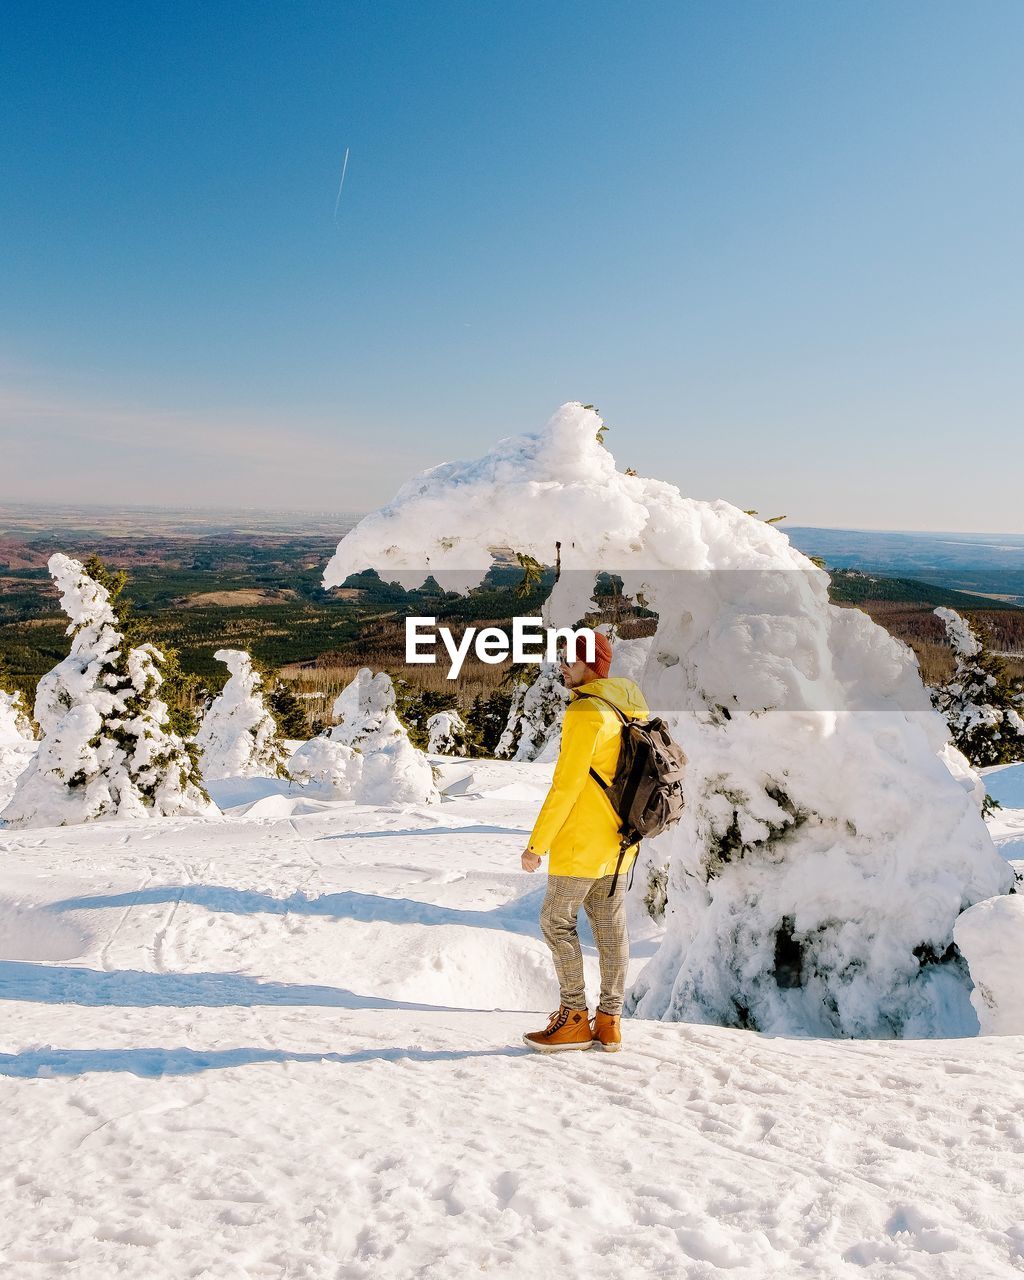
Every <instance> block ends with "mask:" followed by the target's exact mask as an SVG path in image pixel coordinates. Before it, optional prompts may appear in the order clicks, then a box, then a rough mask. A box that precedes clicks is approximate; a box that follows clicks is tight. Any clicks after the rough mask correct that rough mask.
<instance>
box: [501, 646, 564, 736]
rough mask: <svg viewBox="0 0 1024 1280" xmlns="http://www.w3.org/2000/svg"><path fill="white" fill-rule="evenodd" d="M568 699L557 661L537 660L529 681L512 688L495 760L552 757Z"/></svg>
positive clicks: (560, 733) (560, 732) (559, 734)
mask: <svg viewBox="0 0 1024 1280" xmlns="http://www.w3.org/2000/svg"><path fill="white" fill-rule="evenodd" d="M568 701H569V691H568V690H567V689H566V687H565V685H564V684H563V683H562V678H561V675H560V674H559V669H558V664H557V663H554V662H542V663H540V669H539V671H538V672H537V674H536V676H535V677H534V679H533V681H532V682H531V683H529V684H527V683H525V682H523V683H519V684H517V685H516V686H515V688H514V689H513V693H512V705H511V707H510V708H509V715H508V722H507V724H506V725H505V732H504V733H503V734H502V735H501V738H500V740H499V742H498V745H497V747H495V749H494V754H495V755H496V756H497V757H498V759H499V760H553V759H554V758H555V756H557V755H558V746H559V743H560V741H561V737H562V717H563V716H564V714H565V707H566V703H567V702H568Z"/></svg>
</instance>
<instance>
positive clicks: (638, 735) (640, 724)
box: [579, 693, 686, 897]
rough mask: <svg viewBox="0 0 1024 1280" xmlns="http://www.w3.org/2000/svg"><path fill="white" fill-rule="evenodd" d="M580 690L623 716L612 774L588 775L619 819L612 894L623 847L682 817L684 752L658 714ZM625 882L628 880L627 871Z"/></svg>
mask: <svg viewBox="0 0 1024 1280" xmlns="http://www.w3.org/2000/svg"><path fill="white" fill-rule="evenodd" d="M579 696H580V697H581V698H595V699H596V700H597V701H598V702H603V703H605V704H606V705H607V706H609V707H611V709H612V710H613V711H614V712H615V714H616V715H617V716H618V717H619V719H620V720H621V721H622V745H621V747H620V749H619V762H618V764H617V765H616V768H615V777H614V778H613V779H612V780H611V782H605V780H604V778H602V777H601V775H600V774H599V773H598V772H597V770H596V769H593V768H592V769H591V770H590V776H591V777H592V778H593V779H594V781H595V782H597V783H598V784H599V785H600V787H601V789H602V790H603V791H604V793H605V795H606V796H607V797H608V800H609V802H610V803H611V806H612V808H613V809H614V810H615V813H616V815H617V816H618V819H619V840H620V843H619V860H618V862H617V863H616V866H615V875H614V876H613V877H612V887H611V890H610V891H609V894H608V896H609V897H611V895H612V894H613V893H614V892H615V886H616V884H618V880H619V870H620V868H621V867H622V859H623V858H624V857H625V856H626V850H627V849H628V848H630V847H631V846H632V845H634V844H639V842H640V841H641V840H645V839H649V838H650V837H652V836H656V835H660V834H661V832H662V831H666V830H667V829H668V828H669V827H671V826H672V825H673V824H674V823H676V822H678V821H679V819H680V818H681V817H682V814H683V770H684V768H685V767H686V756H685V755H684V753H683V749H682V748H681V747H680V746H679V745H678V743H676V742H673V741H672V736H671V734H670V733H669V731H668V726H667V725H666V724H665V721H664V720H662V719H661V718H660V717H658V716H655V717H654V719H652V720H631V719H630V718H629V716H627V715H626V714H625V713H624V712H622V711H620V710H619V708H618V707H617V706H615V704H614V703H613V702H609V701H608V699H607V698H602V697H601V696H600V694H596V693H581V694H580V695H579ZM633 866H634V867H635V866H636V863H635V862H634V863H633ZM629 883H630V884H632V883H633V877H632V875H630V881H629ZM626 887H627V889H628V888H629V886H628V885H627V886H626Z"/></svg>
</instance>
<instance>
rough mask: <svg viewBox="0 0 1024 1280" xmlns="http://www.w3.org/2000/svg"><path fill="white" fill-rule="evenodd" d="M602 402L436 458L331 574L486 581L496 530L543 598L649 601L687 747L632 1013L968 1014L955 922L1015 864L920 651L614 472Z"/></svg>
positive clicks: (577, 605) (744, 532)
mask: <svg viewBox="0 0 1024 1280" xmlns="http://www.w3.org/2000/svg"><path fill="white" fill-rule="evenodd" d="M600 427H601V422H600V419H599V418H598V417H597V415H596V414H595V413H594V412H593V411H591V410H589V409H587V408H586V407H585V406H583V405H580V404H567V405H564V406H562V408H561V409H560V410H559V411H558V412H557V413H556V414H555V416H554V418H553V419H552V420H551V422H550V423H549V425H548V427H547V429H546V430H545V431H542V432H540V433H538V434H536V435H526V436H518V437H514V438H509V439H505V440H502V441H500V442H499V443H498V444H497V445H496V446H495V447H494V448H493V449H492V451H491V452H490V453H488V454H486V455H485V456H484V457H482V458H480V459H478V460H475V461H468V462H449V463H445V464H443V465H442V466H438V467H434V468H433V469H431V470H430V471H428V472H425V473H424V474H422V475H420V476H418V477H416V478H415V479H414V480H412V481H410V482H409V483H408V484H406V485H405V486H404V487H403V488H402V489H401V490H400V491H399V493H398V495H397V496H396V497H395V498H394V499H393V500H392V501H391V502H390V503H389V504H388V505H387V506H386V507H383V508H382V509H381V510H379V511H376V512H374V513H372V514H371V515H369V516H367V517H365V518H364V519H363V520H362V521H360V522H359V524H357V525H356V526H355V528H354V529H352V530H351V531H350V532H349V533H348V534H347V535H346V536H345V537H344V538H343V539H342V541H341V542H340V544H339V546H338V550H337V552H336V554H335V556H334V557H333V559H332V560H331V562H330V564H329V565H328V567H327V569H326V571H325V575H324V585H325V586H327V587H330V586H334V585H338V584H340V583H341V582H343V581H344V580H345V578H346V576H347V575H348V574H349V573H352V572H358V571H361V570H364V569H365V568H366V567H367V566H373V567H376V568H378V569H379V570H380V571H381V572H382V573H386V575H387V577H388V578H389V579H396V578H397V579H399V580H400V581H402V582H403V585H406V586H409V587H414V586H417V585H418V584H419V583H420V582H422V580H423V577H424V570H423V568H422V566H423V565H426V564H429V566H430V573H431V574H432V576H433V577H434V578H435V579H436V580H437V581H438V582H439V583H440V584H441V585H442V586H443V587H445V588H446V589H450V590H465V589H466V587H467V584H469V583H476V582H479V581H480V577H481V573H482V570H481V568H480V566H481V565H486V564H487V563H488V549H489V548H491V547H516V548H517V549H520V550H521V551H522V553H523V554H526V555H531V556H533V557H534V558H535V559H536V560H537V561H538V562H539V563H547V564H552V563H554V561H555V557H556V554H558V553H557V552H556V547H557V548H559V549H560V557H561V565H560V569H561V572H560V576H559V577H558V581H557V583H556V585H555V587H554V590H553V592H552V594H551V596H550V598H549V600H548V602H547V605H546V607H545V616H546V619H547V620H548V621H549V622H550V623H553V624H556V625H559V626H566V625H568V626H571V625H574V624H576V623H578V622H579V620H580V619H582V618H584V617H585V616H586V615H587V613H588V612H589V611H590V610H591V609H592V608H593V605H592V600H591V598H592V595H593V592H594V584H595V580H596V577H597V575H598V574H599V573H601V572H602V571H604V572H608V573H613V574H615V575H617V576H618V577H619V578H620V579H621V580H622V584H623V585H622V589H623V592H624V593H625V595H626V596H628V597H629V598H631V599H633V600H636V601H638V602H639V603H645V604H646V605H647V606H648V607H649V608H650V609H651V610H652V611H653V612H654V613H656V614H657V632H656V634H655V636H654V639H653V641H652V643H651V646H650V653H649V656H648V658H647V661H646V663H645V665H644V668H643V671H642V673H641V677H640V684H641V686H642V688H643V690H644V693H645V695H646V698H647V701H648V703H649V704H650V705H651V707H652V708H653V710H654V711H655V713H656V714H660V715H662V716H664V717H665V719H666V720H667V721H668V722H669V724H670V726H671V728H672V732H673V735H674V736H675V737H676V739H677V740H678V741H679V743H680V745H681V746H682V747H683V749H684V750H685V752H686V755H687V757H688V759H689V761H690V765H689V768H688V771H687V779H686V787H687V801H688V803H687V811H686V814H685V816H684V819H683V821H682V822H681V823H679V824H678V825H677V826H676V827H675V828H673V829H672V830H671V831H670V832H668V833H666V835H665V836H663V837H661V838H659V840H658V841H657V842H655V844H656V846H657V850H658V853H659V855H666V856H667V860H668V862H669V873H668V881H669V883H668V886H667V902H668V906H667V914H666V927H665V934H664V940H663V942H662V944H661V946H660V948H659V950H658V952H657V953H656V954H655V956H654V957H652V959H651V961H650V962H649V963H648V965H647V966H646V967H645V969H644V970H643V971H642V973H641V974H640V976H639V979H638V981H637V982H636V984H635V985H634V987H633V989H632V991H631V993H630V997H629V1010H630V1011H631V1012H636V1013H638V1014H640V1015H641V1016H645V1017H664V1018H675V1019H688V1020H692V1021H700V1022H715V1023H723V1024H726V1025H731V1026H743V1027H752V1028H758V1029H762V1030H765V1031H771V1032H775V1033H804V1034H806V1033H812V1034H825V1035H844V1036H846V1035H859V1036H889V1035H929V1034H963V1033H965V1032H967V1031H969V1030H970V1029H971V1028H974V1029H975V1030H976V1029H977V1019H976V1015H975V1013H974V1010H973V1009H972V1007H971V1004H970V999H969V993H970V985H971V984H970V979H969V976H968V974H967V970H966V966H965V964H964V962H963V959H962V957H961V956H960V955H959V952H958V951H957V949H956V947H955V945H953V925H954V923H955V921H956V919H957V917H958V915H959V914H960V913H961V912H962V911H963V910H964V909H965V908H966V907H968V906H970V905H972V904H973V903H976V902H978V901H981V900H982V899H985V898H988V897H991V896H993V895H997V894H1001V893H1005V892H1006V891H1007V890H1008V889H1009V887H1010V885H1011V881H1012V873H1011V871H1010V868H1009V867H1008V865H1007V864H1006V863H1005V862H1004V861H1003V859H1001V858H1000V857H999V855H998V853H997V852H996V849H995V847H994V845H993V843H992V839H991V836H990V835H989V833H988V830H987V828H986V826H985V823H984V821H983V819H982V817H981V812H980V807H979V805H978V803H977V798H976V797H977V784H978V779H977V776H976V775H974V774H973V773H972V771H971V769H970V766H969V765H968V764H967V762H966V761H965V760H964V759H963V756H962V755H960V753H959V752H956V751H955V750H954V749H953V748H951V747H949V746H948V741H947V740H948V731H947V728H946V725H945V723H944V722H943V720H942V718H941V716H939V715H938V713H937V712H936V711H935V709H934V708H933V707H932V706H931V703H930V700H929V698H928V695H927V693H926V691H925V689H924V686H923V684H922V682H921V677H920V672H919V669H918V667H917V663H916V661H915V659H914V657H913V654H912V653H911V652H910V650H909V649H908V648H907V647H906V646H905V645H903V644H901V643H899V642H898V641H896V640H894V639H893V638H892V637H890V636H889V635H888V634H887V633H886V632H885V631H884V630H883V629H882V628H880V627H878V626H877V625H876V624H875V623H873V622H872V621H871V619H870V618H869V617H868V616H867V615H866V614H865V613H862V612H861V611H859V610H856V609H842V608H839V607H836V606H833V605H832V604H831V603H830V601H829V597H828V575H827V574H826V573H824V572H823V571H822V570H820V569H819V568H818V567H816V566H815V565H814V564H812V563H811V561H809V560H808V559H807V558H806V557H805V556H803V555H801V554H800V553H799V552H798V551H797V550H796V549H795V548H794V547H792V546H791V545H790V543H789V540H788V538H787V537H786V536H785V534H784V533H782V532H781V531H780V530H779V529H778V528H776V527H775V526H773V525H768V524H766V523H765V522H763V521H761V520H758V519H756V518H754V517H752V516H749V515H746V514H745V513H744V512H742V511H741V510H739V509H738V508H736V507H734V506H732V505H730V504H729V503H727V502H723V501H715V502H699V501H696V500H692V499H687V498H684V497H683V496H682V495H681V494H680V492H679V490H678V489H676V488H675V487H674V486H673V485H670V484H667V483H665V482H663V481H659V480H652V479H647V478H644V477H642V476H635V475H625V474H623V473H621V472H619V471H618V470H617V469H616V467H615V462H614V459H613V458H612V456H611V454H610V453H609V451H608V450H607V449H606V448H605V447H604V446H603V445H602V444H601V443H600V441H599V440H598V438H597V437H598V432H599V430H600Z"/></svg>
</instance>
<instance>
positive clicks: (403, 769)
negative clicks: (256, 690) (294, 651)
mask: <svg viewBox="0 0 1024 1280" xmlns="http://www.w3.org/2000/svg"><path fill="white" fill-rule="evenodd" d="M334 716H335V719H336V720H337V721H338V723H337V724H336V725H334V727H333V728H332V729H330V730H329V731H328V733H327V734H325V735H323V736H321V737H319V738H313V739H311V740H310V741H309V742H307V743H305V744H304V745H303V746H302V747H300V748H299V749H298V751H296V752H295V754H294V755H293V756H292V758H291V760H290V761H289V765H288V768H289V772H290V773H291V776H292V777H293V778H294V779H295V780H296V781H297V782H302V783H305V784H306V785H310V786H312V787H313V788H315V789H317V790H318V791H320V792H321V793H322V794H324V795H329V796H331V797H332V798H334V799H341V800H354V801H357V802H358V803H359V804H431V803H434V802H436V801H438V800H440V793H439V792H438V790H437V787H436V785H435V783H434V774H433V770H432V769H431V767H430V761H429V760H428V759H427V757H426V756H425V755H424V753H423V752H422V751H419V750H417V748H416V747H414V746H413V744H412V743H411V742H410V741H409V735H408V733H407V732H406V730H405V727H404V725H403V724H402V722H401V721H400V720H399V718H398V716H397V714H396V713H395V688H394V685H393V684H392V682H391V677H390V676H389V675H387V674H386V673H385V672H383V671H379V672H378V673H377V674H376V675H374V674H373V672H372V671H370V669H369V668H368V667H363V668H362V670H361V671H359V672H357V673H356V676H355V679H354V680H352V681H351V682H350V683H349V684H348V685H346V686H345V688H344V689H343V690H342V691H341V693H340V694H339V695H338V697H337V699H336V700H335V703H334Z"/></svg>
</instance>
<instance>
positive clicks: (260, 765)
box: [196, 649, 286, 782]
mask: <svg viewBox="0 0 1024 1280" xmlns="http://www.w3.org/2000/svg"><path fill="white" fill-rule="evenodd" d="M213 656H214V657H215V658H216V659H217V661H218V662H223V663H224V664H225V666H226V667H227V669H228V670H229V671H230V672H231V675H230V676H229V677H228V682H227V684H225V686H224V688H223V689H222V690H221V692H220V693H219V694H218V695H217V697H216V698H214V700H213V703H212V704H211V706H210V709H209V710H208V711H207V713H206V715H205V716H204V717H203V722H202V724H201V725H200V726H199V732H198V733H197V734H196V745H197V746H198V747H199V750H200V752H201V753H202V757H201V759H202V771H203V777H204V778H205V779H206V780H207V781H208V782H214V781H218V780H220V779H222V778H259V777H283V776H285V774H286V769H285V754H284V747H283V745H282V743H281V740H280V737H279V735H278V732H277V722H276V721H275V720H274V717H273V716H272V715H271V714H270V712H269V711H268V710H267V708H266V706H265V705H264V702H263V694H262V693H261V692H260V690H261V688H262V685H263V681H262V679H261V677H260V675H259V674H258V672H256V671H254V670H253V667H252V659H251V658H250V657H249V655H248V654H247V653H246V652H245V651H244V650H243V649H218V650H217V652H216V653H215V654H214V655H213Z"/></svg>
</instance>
